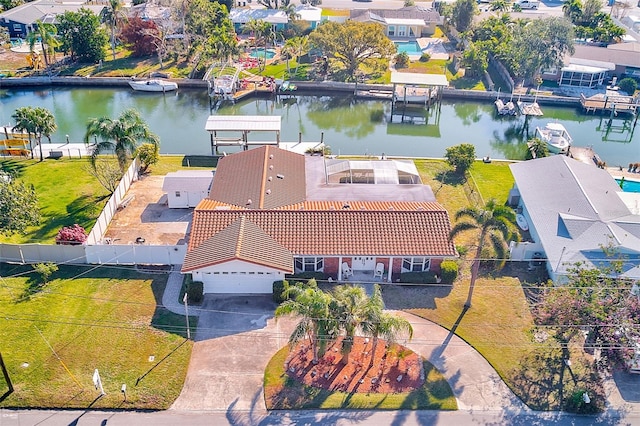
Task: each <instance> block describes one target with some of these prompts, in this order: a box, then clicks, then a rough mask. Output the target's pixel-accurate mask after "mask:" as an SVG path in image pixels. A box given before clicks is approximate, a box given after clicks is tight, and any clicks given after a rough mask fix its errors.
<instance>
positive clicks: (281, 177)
mask: <svg viewBox="0 0 640 426" xmlns="http://www.w3.org/2000/svg"><path fill="white" fill-rule="evenodd" d="M276 177H277V178H278V179H284V175H276Z"/></svg>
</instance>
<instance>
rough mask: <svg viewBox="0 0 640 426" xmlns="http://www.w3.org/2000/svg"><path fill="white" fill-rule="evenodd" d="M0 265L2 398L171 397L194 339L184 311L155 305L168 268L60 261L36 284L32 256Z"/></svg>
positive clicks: (99, 403) (120, 401) (73, 403)
mask: <svg viewBox="0 0 640 426" xmlns="http://www.w3.org/2000/svg"><path fill="white" fill-rule="evenodd" d="M0 268H1V269H2V276H3V278H0V312H2V325H1V326H0V341H1V342H2V348H0V349H1V350H2V357H3V358H4V362H5V364H6V366H7V369H8V372H9V376H10V379H11V381H12V383H13V386H14V388H15V390H14V392H13V393H12V394H10V395H8V397H6V399H4V401H2V402H0V407H25V408H26V407H29V408H37V407H42V408H53V407H55V408H89V407H91V408H119V409H127V408H135V409H166V408H168V407H169V406H170V405H171V403H172V402H173V401H174V400H175V399H176V398H177V397H178V395H179V394H180V390H181V389H182V385H183V382H184V378H185V375H186V372H187V366H188V364H189V357H190V356H191V348H192V342H191V341H189V340H186V338H185V334H186V329H185V317H184V316H181V315H176V314H173V313H171V312H169V311H167V310H166V309H164V308H162V307H160V305H161V303H162V292H163V291H164V287H165V285H166V280H167V275H166V274H143V273H140V272H137V271H135V270H134V269H131V268H126V267H106V266H102V267H98V268H96V267H95V266H91V267H89V266H60V269H59V270H58V271H57V272H55V273H54V274H53V275H52V277H51V279H50V281H49V282H48V284H46V285H42V281H41V279H40V277H38V276H37V274H35V273H34V272H33V271H32V268H31V266H28V265H25V266H15V265H7V264H0ZM190 325H191V327H192V329H193V330H195V327H196V325H197V317H192V318H190ZM95 369H98V371H99V373H100V377H101V379H102V384H103V387H104V391H105V393H106V395H104V396H103V397H101V398H99V399H97V400H96V398H97V397H98V396H99V391H97V390H96V389H95V387H94V383H93V381H92V377H93V373H94V370H95ZM123 384H126V385H127V395H126V397H127V400H126V402H125V401H124V395H123V394H122V393H121V387H122V385H123ZM6 390H7V383H5V381H4V379H3V378H2V377H1V376H0V395H2V394H3V393H4V392H5V391H6Z"/></svg>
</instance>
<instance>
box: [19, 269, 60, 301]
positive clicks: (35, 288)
mask: <svg viewBox="0 0 640 426" xmlns="http://www.w3.org/2000/svg"><path fill="white" fill-rule="evenodd" d="M49 279H50V280H54V279H56V277H55V274H52V276H51V277H50V278H49ZM26 284H27V286H26V287H25V288H24V290H23V291H22V293H20V295H18V297H17V298H16V299H15V301H14V302H15V303H22V302H28V301H30V300H31V298H32V297H33V296H35V295H37V294H39V293H40V292H42V290H43V289H44V288H45V286H46V283H45V282H43V281H41V279H40V278H39V277H37V273H36V272H35V271H33V275H30V276H29V277H27V281H26Z"/></svg>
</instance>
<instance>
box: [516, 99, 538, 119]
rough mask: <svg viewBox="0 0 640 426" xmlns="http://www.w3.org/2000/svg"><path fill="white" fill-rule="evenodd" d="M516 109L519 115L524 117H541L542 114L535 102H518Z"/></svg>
mask: <svg viewBox="0 0 640 426" xmlns="http://www.w3.org/2000/svg"><path fill="white" fill-rule="evenodd" d="M518 109H519V110H520V114H522V115H524V116H534V117H542V116H543V115H544V114H543V112H542V108H540V105H538V103H537V102H522V101H518Z"/></svg>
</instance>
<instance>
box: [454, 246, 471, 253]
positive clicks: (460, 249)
mask: <svg viewBox="0 0 640 426" xmlns="http://www.w3.org/2000/svg"><path fill="white" fill-rule="evenodd" d="M456 250H457V251H458V254H459V255H460V256H464V255H465V254H467V253H469V247H467V246H460V245H456Z"/></svg>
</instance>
